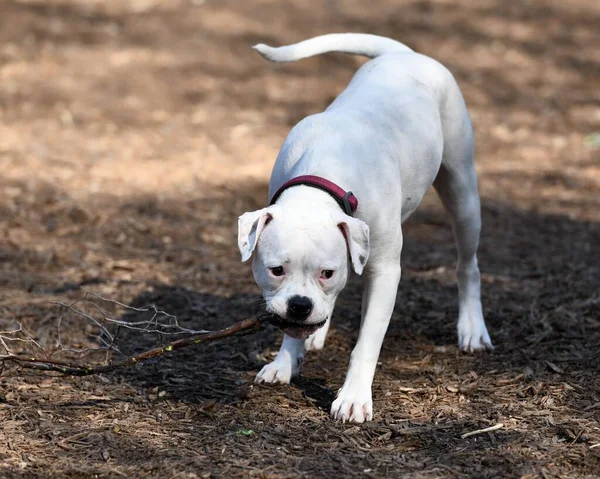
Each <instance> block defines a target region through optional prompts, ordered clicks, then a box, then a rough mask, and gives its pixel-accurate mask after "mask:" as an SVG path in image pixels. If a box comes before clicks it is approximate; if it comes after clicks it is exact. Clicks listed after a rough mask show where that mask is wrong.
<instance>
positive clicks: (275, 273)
mask: <svg viewBox="0 0 600 479" xmlns="http://www.w3.org/2000/svg"><path fill="white" fill-rule="evenodd" d="M269 269H270V270H271V273H273V276H283V266H275V267H274V268H269Z"/></svg>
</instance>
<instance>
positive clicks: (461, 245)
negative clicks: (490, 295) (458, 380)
mask: <svg viewBox="0 0 600 479" xmlns="http://www.w3.org/2000/svg"><path fill="white" fill-rule="evenodd" d="M461 100H462V98H461ZM463 111H465V110H463ZM451 124H452V128H453V129H454V131H452V132H447V131H446V132H445V143H444V157H443V161H442V166H441V168H440V171H439V173H438V176H437V178H436V180H435V182H434V186H435V189H436V190H437V192H438V194H439V196H440V198H441V200H442V203H443V204H444V207H445V208H446V211H447V212H448V213H449V215H450V220H451V222H452V230H453V232H454V239H455V242H456V249H457V253H458V262H457V266H456V277H457V282H458V295H459V303H458V309H459V312H458V343H459V347H460V348H461V349H462V350H465V351H476V350H481V349H491V348H492V343H491V341H490V336H489V334H488V331H487V328H486V326H485V321H484V319H483V312H482V308H481V276H480V273H479V267H478V265H477V248H478V246H479V234H480V231H481V207H480V202H479V193H478V188H477V176H476V173H475V166H474V164H473V141H472V138H473V133H472V129H471V123H470V121H469V119H468V116H467V114H466V111H465V113H464V115H462V121H458V122H453V123H451Z"/></svg>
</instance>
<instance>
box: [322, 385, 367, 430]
mask: <svg viewBox="0 0 600 479" xmlns="http://www.w3.org/2000/svg"><path fill="white" fill-rule="evenodd" d="M331 417H332V418H333V419H335V420H336V421H342V422H346V421H349V422H358V423H361V422H365V421H371V420H372V419H373V400H372V398H371V388H370V387H368V386H367V387H365V388H357V387H346V386H344V387H343V388H342V389H340V390H339V392H338V395H337V398H336V400H335V401H333V404H332V405H331Z"/></svg>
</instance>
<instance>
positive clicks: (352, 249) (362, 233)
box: [338, 216, 370, 274]
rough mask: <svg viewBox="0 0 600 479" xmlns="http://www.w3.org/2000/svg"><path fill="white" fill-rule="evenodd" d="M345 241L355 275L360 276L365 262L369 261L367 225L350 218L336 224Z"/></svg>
mask: <svg viewBox="0 0 600 479" xmlns="http://www.w3.org/2000/svg"><path fill="white" fill-rule="evenodd" d="M338 227H339V228H340V230H341V231H342V234H343V235H344V238H345V239H346V246H347V247H348V255H349V256H350V261H351V263H352V267H353V268H354V271H355V272H356V274H362V272H363V269H364V267H365V265H366V264H367V260H368V259H369V250H370V247H369V225H368V224H367V223H365V222H364V221H361V220H359V219H357V218H352V217H351V216H345V218H344V220H343V221H340V222H339V223H338Z"/></svg>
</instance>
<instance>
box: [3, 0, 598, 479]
mask: <svg viewBox="0 0 600 479" xmlns="http://www.w3.org/2000/svg"><path fill="white" fill-rule="evenodd" d="M335 31H355V32H370V33H377V34H381V35H387V36H391V37H394V38H397V39H399V40H401V41H404V42H406V43H407V44H408V45H410V46H411V47H413V48H414V49H416V50H418V51H420V52H423V53H425V54H429V55H431V56H434V57H435V58H437V59H438V60H440V61H441V62H442V63H444V64H445V65H446V66H448V67H449V68H450V70H451V71H452V72H453V73H454V74H455V76H456V78H457V80H458V82H459V84H460V85H461V88H462V89H463V92H464V95H465V98H466V100H467V104H468V105H469V108H470V112H471V115H472V118H473V123H474V125H475V129H476V142H477V144H476V147H477V166H478V172H479V177H480V188H481V195H482V201H483V223H484V231H483V236H482V243H481V248H480V255H479V258H480V266H481V269H482V273H483V301H484V310H485V315H486V319H487V323H488V327H489V330H490V333H491V336H492V340H493V341H494V343H495V345H496V349H495V351H494V352H493V353H490V354H480V355H465V354H460V353H459V352H458V350H457V347H456V332H455V322H456V317H457V300H456V288H455V283H454V273H453V269H454V264H455V256H454V247H453V243H452V234H451V230H450V227H449V225H448V223H447V221H446V218H445V215H444V213H443V210H442V209H441V207H440V204H439V202H438V200H437V198H436V197H435V196H434V195H433V194H432V195H429V196H427V198H426V199H425V201H424V203H423V205H422V206H421V208H420V209H419V210H418V212H417V213H415V215H414V216H413V217H412V218H411V219H410V220H409V221H408V222H407V223H406V225H405V232H406V239H405V248H404V255H403V279H402V283H401V286H400V289H399V293H398V299H397V307H396V312H395V313H394V316H393V318H392V322H391V326H390V329H389V332H388V335H387V338H386V341H385V343H384V346H383V351H382V354H381V365H380V367H379V369H378V371H377V375H376V378H375V383H374V391H373V393H374V408H375V417H374V421H373V422H371V423H368V424H364V425H361V426H356V425H352V424H340V423H335V422H333V421H332V420H331V419H330V418H329V415H328V410H329V407H330V405H331V401H332V400H333V398H334V395H335V391H337V389H338V388H339V387H340V386H341V384H342V382H343V379H344V373H345V370H346V367H347V363H348V359H349V354H350V351H351V349H352V346H353V344H354V342H355V340H356V337H357V334H358V325H359V321H360V317H359V309H360V299H359V298H360V281H359V280H358V279H353V280H352V281H351V282H350V284H349V286H348V287H347V289H346V290H345V292H344V293H343V295H342V297H341V298H340V300H339V303H338V306H337V309H336V318H335V320H334V323H333V326H332V330H331V332H330V334H329V337H328V342H327V345H326V348H325V349H324V350H323V351H321V352H318V353H313V354H311V355H310V356H309V357H308V358H307V360H306V362H305V364H304V369H303V372H302V376H301V377H300V378H299V379H298V380H296V381H295V382H294V383H293V384H292V385H290V386H277V387H268V386H261V385H253V377H254V375H255V374H256V372H257V371H258V370H259V369H260V368H261V367H262V365H263V364H264V363H265V362H266V361H268V360H269V359H270V358H272V356H273V355H274V353H275V352H276V351H277V346H278V343H279V342H280V341H281V334H280V333H279V332H278V331H277V330H276V329H274V328H273V327H270V326H269V327H267V328H266V329H265V330H263V331H261V332H260V333H258V334H256V335H253V336H247V337H242V338H234V339H229V340H223V341H221V342H218V343H212V344H208V345H204V346H199V347H197V348H188V349H185V350H183V351H181V352H178V353H174V354H172V356H171V357H168V358H163V359H162V360H158V361H153V362H150V363H146V364H144V365H143V366H141V367H139V368H136V369H134V370H128V371H125V372H121V373H118V374H117V373H115V374H107V375H102V376H98V377H89V378H71V377H57V376H49V375H43V374H34V373H31V372H25V371H18V370H16V369H14V368H12V369H11V368H5V369H4V370H3V372H2V375H1V376H0V426H1V427H0V477H3V478H90V477H97V478H107V477H111V478H112V477H115V478H116V477H144V478H173V479H174V478H182V479H183V478H197V477H202V478H207V477H273V478H279V477H281V478H283V477H301V476H302V477H304V476H305V477H356V476H361V477H406V478H434V477H436V478H450V477H473V478H492V477H505V478H528V479H533V478H538V477H539V478H544V479H548V478H558V477H571V478H583V477H589V478H591V477H600V446H599V443H600V425H599V423H598V420H599V419H600V376H599V372H600V366H599V364H600V262H599V258H600V194H599V191H600V190H599V187H600V135H599V134H600V4H598V3H597V2H590V1H589V0H572V1H569V2H563V1H559V0H538V1H512V2H505V1H503V0H464V1H459V0H413V1H403V2H397V1H393V0H375V1H371V2H364V1H358V0H328V1H316V0H315V1H304V0H288V1H285V2H278V1H275V0H247V1H243V2H242V1H239V0H237V1H236V0H220V1H217V0H185V1H184V0H110V1H109V2H103V1H101V0H4V1H2V2H1V3H0V330H8V329H11V328H13V327H15V326H16V324H17V322H21V323H22V324H23V325H24V327H26V328H27V329H28V331H30V332H31V333H32V334H33V335H35V337H36V338H38V339H39V341H40V343H41V344H42V345H43V346H44V347H46V348H48V349H52V348H53V347H54V346H55V342H56V321H57V318H58V317H59V314H60V311H59V310H58V309H57V307H56V306H53V305H52V304H51V301H53V300H59V301H72V300H74V299H76V298H80V297H81V295H82V292H81V289H80V286H84V287H85V288H87V289H89V290H91V291H94V292H97V293H99V294H102V295H104V296H105V297H108V298H112V299H115V300H119V301H123V302H126V303H129V304H137V305H142V304H149V303H155V304H157V305H159V306H160V307H162V308H163V309H165V310H166V311H168V312H169V313H172V314H175V315H177V316H178V318H179V320H180V321H181V322H182V324H184V325H185V326H186V327H190V328H195V329H216V328H220V327H224V326H227V325H229V324H232V323H234V322H236V321H239V320H242V319H245V318H247V317H251V316H252V315H253V314H255V313H256V311H257V305H259V304H260V295H259V292H258V289H257V287H256V286H255V284H254V282H253V279H252V275H251V271H250V268H249V266H248V265H247V264H244V265H242V264H241V263H240V261H239V253H238V251H237V247H236V221H237V216H238V215H239V214H241V213H243V212H245V211H248V210H252V209H256V208H258V207H261V206H264V204H265V200H266V191H267V181H268V176H269V172H270V168H271V165H272V163H273V161H274V158H275V156H276V154H277V151H278V148H279V146H280V145H281V143H282V141H283V139H284V137H285V135H286V133H287V132H288V131H289V129H290V128H291V127H292V126H293V125H294V124H295V123H296V122H297V121H298V120H299V119H301V118H303V117H304V116H306V115H308V114H311V113H314V112H317V111H320V110H323V109H324V108H325V107H326V106H327V104H328V103H329V102H330V101H331V100H332V98H334V97H335V96H336V95H337V94H338V93H339V92H340V91H341V90H342V89H343V87H344V86H345V84H346V82H347V81H348V80H349V79H350V77H351V75H352V73H353V72H354V71H355V70H356V69H357V67H358V66H359V65H360V64H362V63H363V62H364V60H363V59H358V58H354V57H350V56H340V55H328V56H323V57H319V58H315V59H310V60H305V61H303V62H300V63H297V64H286V65H273V64H268V63H267V62H265V61H263V60H262V59H261V58H260V57H259V56H258V55H256V54H255V53H254V52H252V51H251V50H250V49H249V47H250V45H252V44H254V43H257V42H265V43H272V44H283V43H289V42H294V41H298V40H301V39H304V38H307V37H311V36H314V35H317V34H322V33H326V32H335ZM69 334H70V335H67V336H66V337H65V338H64V339H65V341H66V342H69V341H72V342H77V341H80V340H81V338H84V339H83V340H82V341H85V338H86V335H89V330H88V329H86V327H85V326H84V325H83V323H77V324H73V325H71V327H70V333H69ZM78 338H80V339H78ZM153 342H154V338H148V337H145V336H143V335H129V336H126V337H125V338H123V339H122V343H121V344H122V345H123V349H124V351H125V350H130V351H134V350H141V349H143V348H144V347H148V346H149V345H152V344H154V343H153ZM12 346H13V347H14V348H15V350H16V351H19V348H20V347H21V348H22V347H25V346H24V345H19V344H16V345H14V344H13V345H12ZM93 359H95V360H98V359H101V358H97V357H96V358H93ZM497 423H502V424H503V425H504V427H503V428H502V429H499V430H497V431H495V432H493V433H486V434H482V435H476V436H472V437H469V438H467V439H461V435H462V434H464V433H466V432H469V431H473V430H476V429H481V428H485V427H488V426H492V425H495V424H497ZM594 446H598V447H596V448H595V447H594Z"/></svg>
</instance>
